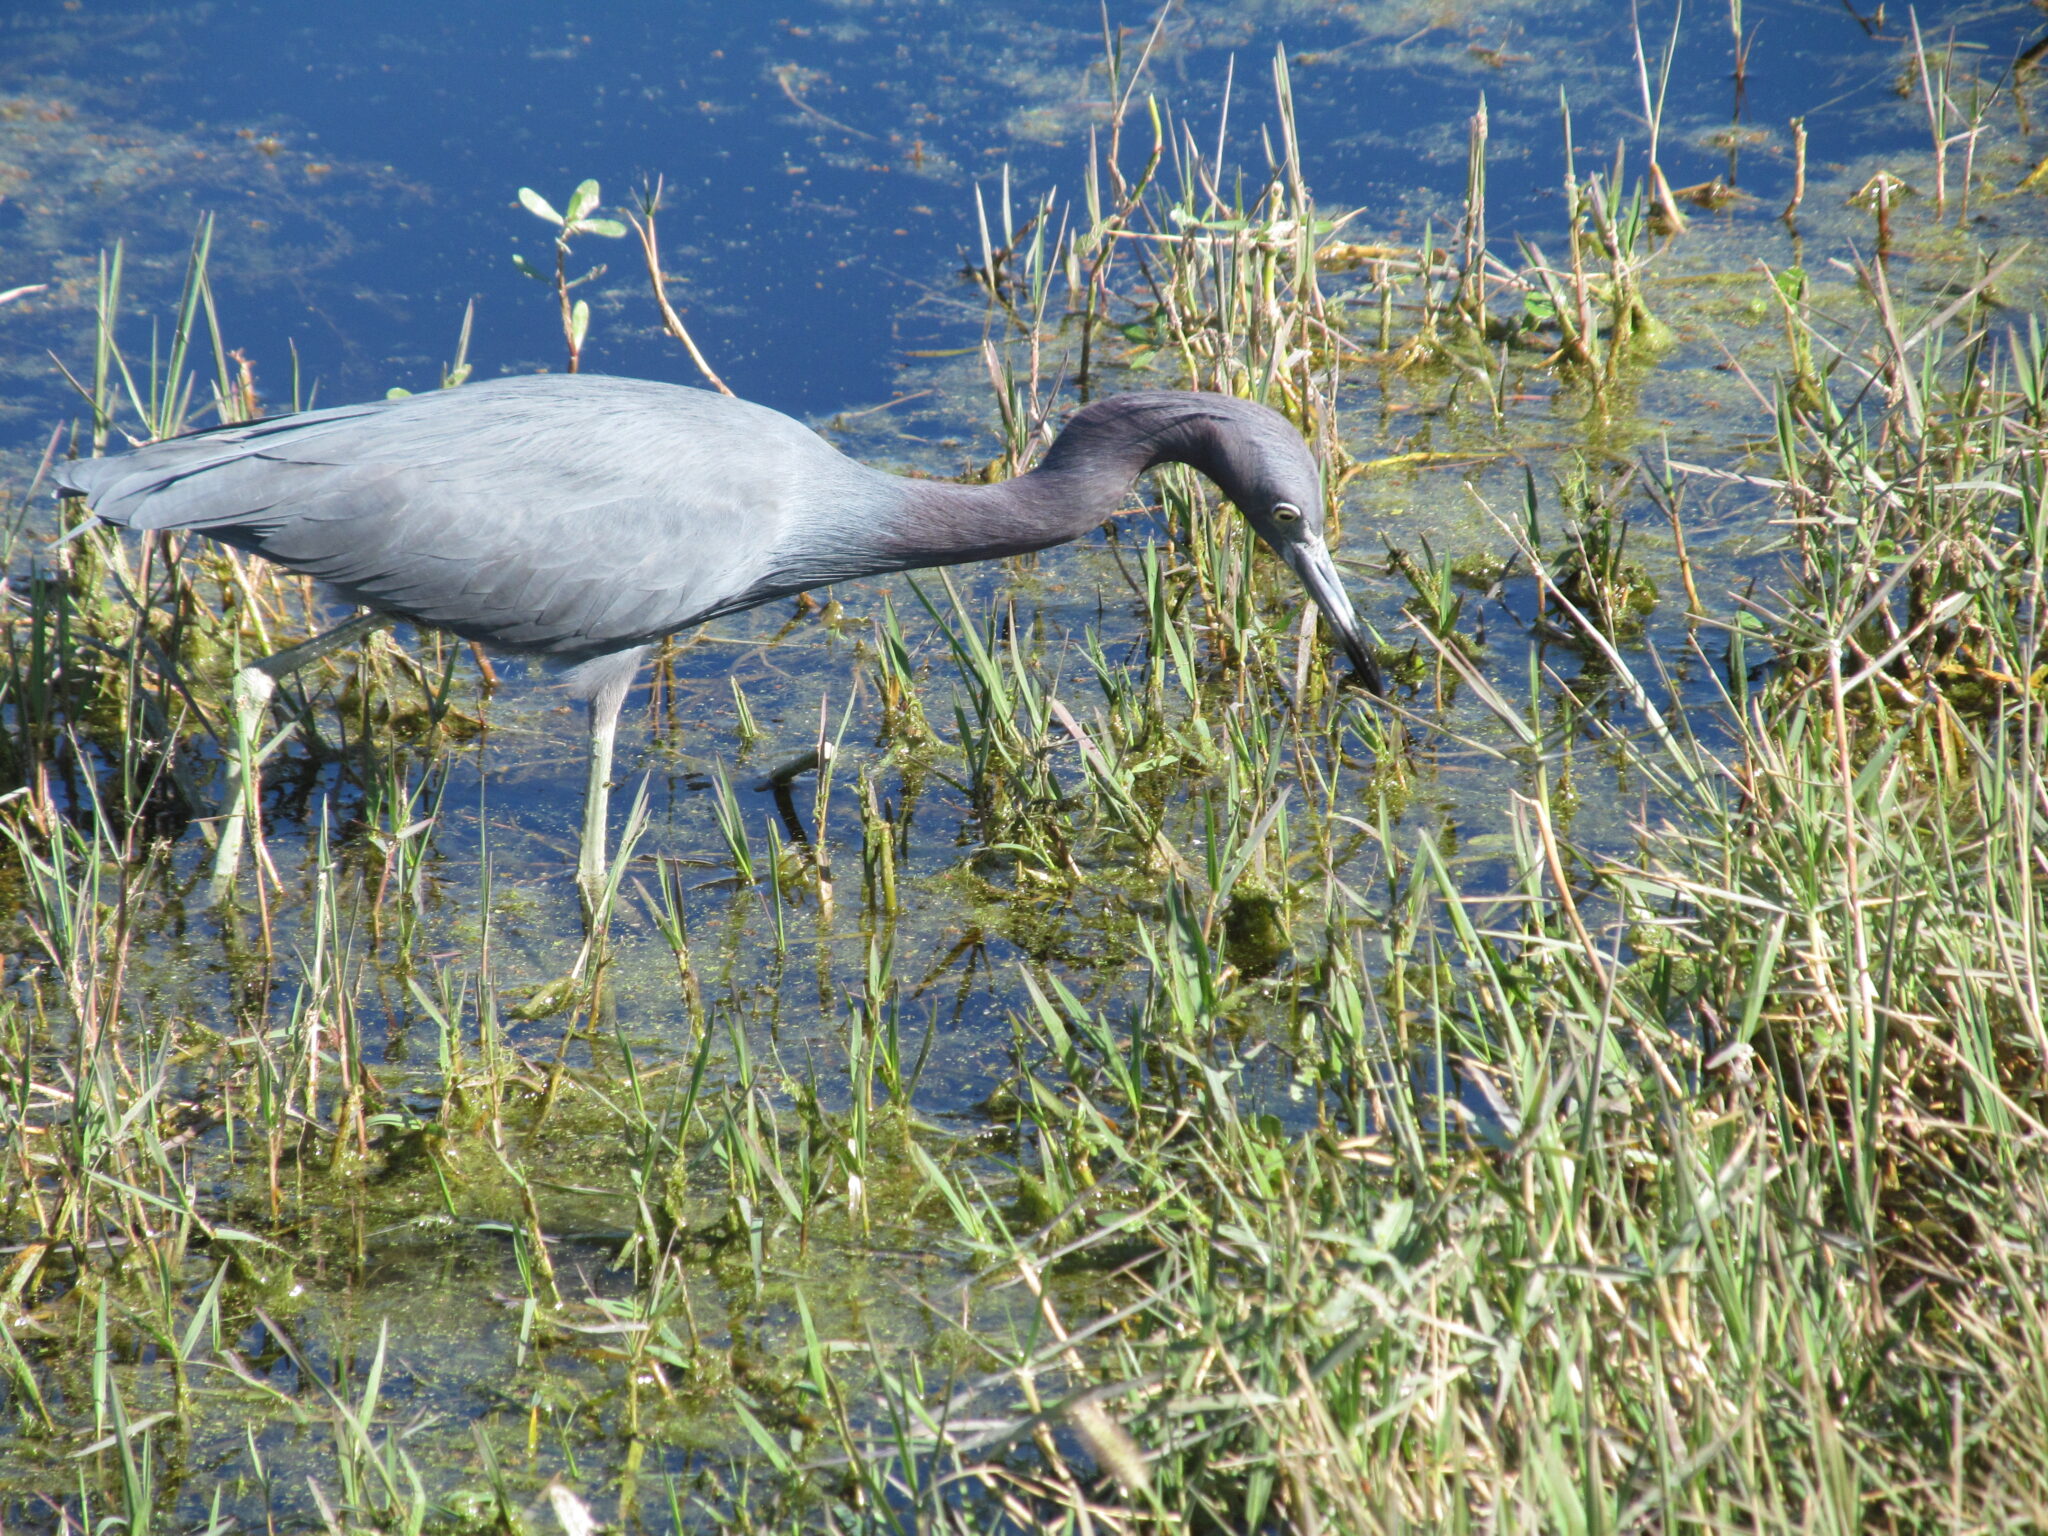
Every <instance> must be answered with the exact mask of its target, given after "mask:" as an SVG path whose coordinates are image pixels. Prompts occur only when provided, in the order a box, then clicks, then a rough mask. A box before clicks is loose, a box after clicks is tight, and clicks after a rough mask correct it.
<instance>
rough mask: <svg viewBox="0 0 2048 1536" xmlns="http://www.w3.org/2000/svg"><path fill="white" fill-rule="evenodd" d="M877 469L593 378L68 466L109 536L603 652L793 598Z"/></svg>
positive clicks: (762, 417)
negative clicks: (245, 562)
mask: <svg viewBox="0 0 2048 1536" xmlns="http://www.w3.org/2000/svg"><path fill="white" fill-rule="evenodd" d="M886 478H887V477H881V476H876V475H875V474H874V473H873V472H872V471H869V470H866V469H863V468H862V467H861V466H859V465H856V464H854V463H853V462H852V461H851V460H849V459H847V458H845V457H844V456H842V455H841V454H839V453H838V452H837V451H836V450H835V449H833V448H832V447H831V446H830V445H829V444H827V443H825V442H824V441H823V440H822V439H821V438H819V437H818V436H816V434H814V433H812V432H811V431H809V430H808V429H807V428H805V427H803V426H801V425H800V424H799V423H797V422H795V421H792V420H790V419H789V418H788V417H786V416H783V415H780V414H779V413H777V412H774V411H770V410H768V409H766V408H764V407H761V406H756V405H749V404H747V403H746V402H743V401H736V400H731V399H727V398H725V397H722V396H719V395H713V394H709V393H707V392H705V391H703V390H695V389H682V388H678V387H676V386H673V385H663V384H651V383H646V382H643V381H640V380H633V379H609V378H603V377H599V376H591V375H583V376H578V377H575V378H567V377H560V376H539V377H530V378H516V379H502V380H494V381H491V382H489V383H484V384H471V385H466V386H464V387H463V388H461V389H459V390H451V391H446V392H440V393H436V394H432V395H418V396H412V397H410V398H407V399H402V400H397V401H389V402H377V403H373V404H371V405H367V406H350V407H344V408H341V409H336V410H325V411H315V412H309V413H306V414H303V415H299V416H291V417H281V418H277V419H275V420H271V421H263V422H257V423H253V424H249V425H245V426H237V427H228V428H217V429H214V430H213V431H210V432H205V433H198V434H194V435H192V436H190V437H184V438H174V439H171V440H169V441H166V442H162V443H155V444H151V445H149V446H148V447H145V448H141V449H138V450H136V451H135V452H133V453H129V454H124V455H120V456H118V457H114V458H107V459H91V460H81V461H77V462H75V463H72V464H70V465H67V466H66V467H65V469H64V471H63V473H62V474H61V475H60V477H59V482H60V485H61V486H62V487H63V488H64V489H66V490H68V491H71V492H73V493H75V494H81V495H83V496H85V497H86V498H87V500H88V501H89V503H90V504H91V506H92V508H93V510H94V511H95V512H97V513H98V514H99V515H100V516H101V517H103V518H105V519H107V520H108V521H109V522H114V523H119V524H123V525H126V526H128V527H132V528H144V529H147V528H181V529H192V530H195V531H198V532H201V533H205V534H208V535H210V536H212V537H214V538H217V539H221V540H223V541H224V542H226V543H230V544H233V545H235V546H237V547H239V548H242V549H246V550H250V551H253V552H254V553H256V554H260V555H263V556H265V557H266V558H268V559H271V560H275V561H276V562H277V563H279V564H281V565H284V566H288V567H290V568H291V569H293V570H296V571H301V572H304V573H305V574H307V575H310V576H314V577H317V578H318V579H320V580H322V581H325V582H327V583H329V584H330V585H332V586H333V587H335V588H336V589H337V590H338V591H340V592H341V593H342V594H343V595H344V596H345V597H348V598H350V599H352V600H354V601H356V602H360V603H363V604H365V605H367V606H369V607H373V608H378V609H382V610H384V611H386V612H389V613H394V614H397V615H399V616H400V617H403V618H408V619H412V620H415V621H417V622H419V623H423V624H428V625H432V626H435V627H438V628H442V629H447V630H452V631H453V632H455V633H456V634H459V635H464V636H466V637H468V638H470V639H475V640H481V641H484V642H486V643H490V644H496V645H500V646H505V647H508V648H511V649H516V650H532V651H542V652H548V653H552V654H558V655H564V656H571V657H587V656H596V655H602V654H604V653H606V652H609V651H614V650H620V649H623V648H625V647H626V646H629V645H636V644H642V643H645V642H646V641H648V640H651V639H655V638H658V637H659V636H661V635H664V634H669V633H671V632H673V631H675V630H677V629H681V628H685V627H687V626H688V625H690V624H692V623H695V622H698V621H699V620H701V619H703V618H705V617H708V616H710V615H711V614H713V613H717V612H727V611H731V610H732V609H734V608H737V607H744V606H749V605H750V604H751V603H752V602H758V601H764V600H766V598H767V597H769V596H773V595H775V593H776V592H778V591H793V590H796V588H795V587H791V586H786V585H781V586H779V585H778V584H777V571H778V568H779V564H780V563H785V557H786V556H787V555H788V552H789V549H790V547H791V545H792V543H793V542H794V543H799V544H806V545H809V544H814V543H815V535H816V529H815V528H811V527H806V526H805V521H806V516H807V514H809V513H811V512H813V511H814V509H818V508H823V507H829V506H834V505H838V504H841V503H845V502H847V501H849V500H851V501H853V502H860V501H863V500H867V501H872V500H873V498H874V497H875V495H876V494H877V492H876V490H875V486H874V484H873V482H875V481H879V480H885V479H886Z"/></svg>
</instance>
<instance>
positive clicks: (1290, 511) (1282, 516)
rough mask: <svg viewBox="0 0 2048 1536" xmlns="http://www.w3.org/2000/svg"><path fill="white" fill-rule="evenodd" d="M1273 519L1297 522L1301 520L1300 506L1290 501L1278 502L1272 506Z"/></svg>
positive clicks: (1279, 521) (1282, 521)
mask: <svg viewBox="0 0 2048 1536" xmlns="http://www.w3.org/2000/svg"><path fill="white" fill-rule="evenodd" d="M1273 520H1274V521H1275V522H1278V523H1298V522H1300V521H1301V508H1299V507H1297V506H1295V505H1294V504H1293V503H1291V502H1285V501H1283V502H1280V503H1278V504H1277V505H1276V506H1275V507H1274V508H1273Z"/></svg>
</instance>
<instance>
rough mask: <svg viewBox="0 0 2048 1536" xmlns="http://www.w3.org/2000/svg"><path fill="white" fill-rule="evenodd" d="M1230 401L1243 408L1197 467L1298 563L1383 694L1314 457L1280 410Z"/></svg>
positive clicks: (1363, 673)
mask: <svg viewBox="0 0 2048 1536" xmlns="http://www.w3.org/2000/svg"><path fill="white" fill-rule="evenodd" d="M1231 403H1232V405H1233V406H1235V407H1237V409H1236V410H1234V411H1233V412H1232V413H1231V417H1230V419H1229V421H1228V422H1227V424H1222V425H1223V430H1221V431H1220V432H1218V433H1217V441H1216V443H1215V452H1214V456H1213V457H1212V458H1211V460H1210V462H1209V463H1208V464H1207V465H1201V466H1198V467H1200V468H1202V469H1203V470H1204V471H1205V472H1206V473H1207V474H1208V475H1209V477H1210V478H1211V479H1213V480H1214V481H1215V482H1216V484H1217V485H1218V486H1219V487H1220V488H1221V489H1222V491H1223V494H1224V495H1225V496H1227V497H1229V498H1230V500H1231V502H1232V503H1233V504H1234V505H1235V506H1236V507H1237V509H1238V511H1240V512H1242V513H1243V514H1244V516H1245V520H1246V521H1247V522H1249V523H1250V524H1251V525H1252V530H1253V532H1255V533H1257V534H1258V536H1259V537H1260V538H1261V539H1262V540H1264V541H1265V543H1266V546H1267V548H1269V549H1271V550H1272V551H1273V552H1274V553H1275V554H1277V555H1278V556H1279V557H1280V558H1281V559H1282V560H1285V561H1286V562H1287V563H1288V565H1289V566H1291V567H1292V568H1293V570H1294V574H1295V575H1296V576H1298V577H1299V578H1300V579H1301V584H1302V585H1303V586H1304V587H1306V588H1307V589H1308V594H1309V596H1310V597H1311V598H1313V599H1314V600H1315V604H1316V606H1317V607H1318V608H1320V609H1321V610H1322V613H1323V617H1324V618H1325V619H1327V620H1329V623H1330V628H1331V629H1333V630H1335V631H1336V634H1337V639H1338V641H1339V643H1340V644H1342V645H1343V647H1344V653H1345V654H1346V655H1347V656H1349V657H1350V658H1351V664H1352V665H1353V666H1354V667H1356V668H1357V669H1358V675H1359V677H1360V678H1362V679H1363V680H1364V682H1365V685H1366V687H1368V688H1370V689H1371V690H1372V691H1373V692H1374V693H1384V692H1385V684H1384V682H1383V680H1382V679H1381V676H1380V669H1379V665H1378V663H1376V662H1375V661H1374V660H1373V656H1372V651H1371V650H1370V648H1368V647H1367V645H1366V643H1365V635H1364V632H1363V631H1362V630H1361V629H1360V628H1359V624H1358V616H1357V614H1356V613H1355V612H1353V610H1352V607H1351V597H1350V594H1349V593H1348V592H1346V591H1345V589H1344V581H1343V578H1342V577H1340V576H1339V575H1338V574H1337V566H1336V562H1335V561H1334V560H1333V559H1332V558H1331V556H1330V546H1329V544H1328V543H1327V542H1326V540H1325V538H1324V532H1323V477H1322V470H1321V467H1320V466H1319V465H1318V463H1317V462H1316V457H1315V455H1314V454H1313V453H1311V452H1310V451H1309V447H1308V444H1307V443H1305V442H1303V441H1302V439H1301V434H1300V433H1299V432H1297V431H1296V430H1295V428H1294V425H1293V423H1292V422H1290V421H1288V420H1287V418H1286V417H1284V416H1282V415H1281V414H1280V413H1279V412H1277V411H1273V410H1269V409H1268V408H1266V407H1265V406H1257V405H1251V404H1250V403H1249V402H1243V401H1233V402H1231Z"/></svg>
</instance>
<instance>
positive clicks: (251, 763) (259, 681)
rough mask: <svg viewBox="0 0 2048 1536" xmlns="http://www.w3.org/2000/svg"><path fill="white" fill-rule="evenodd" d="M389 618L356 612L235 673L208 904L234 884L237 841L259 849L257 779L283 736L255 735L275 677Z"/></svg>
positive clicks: (350, 642) (274, 687)
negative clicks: (264, 738)
mask: <svg viewBox="0 0 2048 1536" xmlns="http://www.w3.org/2000/svg"><path fill="white" fill-rule="evenodd" d="M390 622H391V620H390V619H389V618H387V617H385V616H384V615H383V614H381V613H360V614H357V615H356V616H355V617H354V618H352V619H350V620H348V621H347V622H346V623H343V624H337V625H335V626H334V628H332V629H330V630H326V631H324V632H323V633H321V634H318V635H315V636H314V637H313V638H312V639H310V640H306V641H302V642H300V643H299V644H298V645H292V646H287V647H286V648H285V649H283V650H281V651H275V652H272V653H271V654H270V655H268V656H266V657H264V658H263V659H262V660H261V661H256V662H251V663H250V664H249V665H248V666H246V667H244V668H242V670H241V671H240V672H238V673H236V674H235V692H234V711H235V718H234V736H233V739H232V740H231V741H230V742H229V743H227V747H228V760H227V789H226V792H225V794H224V795H223V796H222V798H221V810H222V812H223V814H224V819H223V821H222V823H221V831H220V842H219V844H218V846H216V847H215V849H214V854H213V878H212V879H211V880H210V881H208V882H207V887H206V900H207V904H208V905H209V906H211V905H213V904H215V903H217V902H219V901H221V900H223V899H224V898H225V897H226V896H227V894H228V892H229V891H231V890H233V889H234V888H235V873H236V871H237V870H238V869H240V868H241V863H242V844H243V842H244V841H245V840H246V841H251V842H254V843H256V844H257V845H258V847H259V848H260V847H261V844H262V838H263V831H262V825H263V824H262V816H261V805H260V802H261V800H262V795H263V783H262V779H261V777H260V771H261V769H262V766H263V760H264V759H265V758H266V757H268V756H269V755H270V754H271V753H272V752H274V751H276V750H277V747H278V745H279V742H281V741H282V739H283V738H282V737H280V738H279V740H278V741H273V742H271V743H269V744H268V745H264V744H263V743H262V742H261V740H260V738H261V736H262V732H263V722H264V716H265V714H266V713H267V712H268V710H269V707H270V701H271V699H272V698H273V697H275V696H276V694H277V683H278V679H279V678H283V677H289V676H291V675H292V673H294V672H296V671H298V670H299V669H300V668H302V667H309V666H311V665H312V664H313V663H314V662H316V661H318V660H320V659H321V658H322V657H323V656H328V655H332V654H333V653H334V652H335V651H338V650H340V649H341V648H342V647H343V646H346V645H353V644H354V643H355V642H356V641H358V640H360V639H361V638H362V637H363V636H365V635H367V634H369V633H370V632H371V631H372V630H376V629H382V628H383V627H384V626H385V625H387V624H389V623H390Z"/></svg>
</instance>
